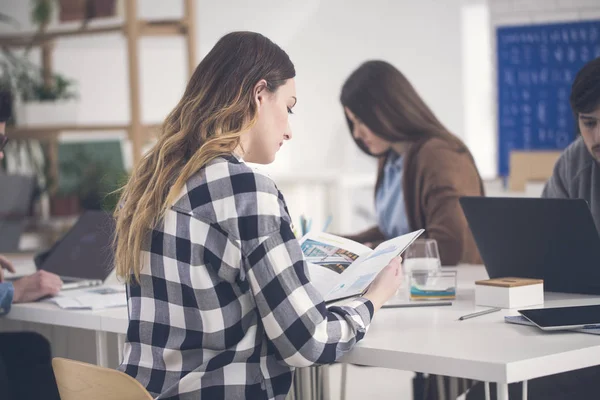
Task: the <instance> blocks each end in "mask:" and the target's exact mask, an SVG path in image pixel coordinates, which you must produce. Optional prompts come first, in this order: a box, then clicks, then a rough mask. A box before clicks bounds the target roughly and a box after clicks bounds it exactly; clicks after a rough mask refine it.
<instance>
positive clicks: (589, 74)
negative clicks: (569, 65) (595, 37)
mask: <svg viewBox="0 0 600 400" xmlns="http://www.w3.org/2000/svg"><path fill="white" fill-rule="evenodd" d="M569 100H570V103H571V110H572V111H573V115H574V117H575V122H576V124H575V125H576V126H577V132H578V133H580V132H579V124H578V123H577V120H578V119H579V114H581V113H590V112H593V111H594V110H596V109H597V108H598V107H600V57H598V58H596V59H594V60H592V61H590V62H588V63H587V64H585V65H584V66H583V68H581V69H580V70H579V72H577V75H576V76H575V80H574V81H573V85H572V86H571V97H570V99H569Z"/></svg>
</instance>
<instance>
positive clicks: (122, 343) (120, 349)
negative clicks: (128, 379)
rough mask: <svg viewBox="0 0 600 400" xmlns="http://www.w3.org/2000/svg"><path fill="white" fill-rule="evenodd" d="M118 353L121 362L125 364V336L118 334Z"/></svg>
mask: <svg viewBox="0 0 600 400" xmlns="http://www.w3.org/2000/svg"><path fill="white" fill-rule="evenodd" d="M117 347H118V348H117V351H118V353H117V354H118V356H119V362H123V347H125V335H123V334H122V333H117Z"/></svg>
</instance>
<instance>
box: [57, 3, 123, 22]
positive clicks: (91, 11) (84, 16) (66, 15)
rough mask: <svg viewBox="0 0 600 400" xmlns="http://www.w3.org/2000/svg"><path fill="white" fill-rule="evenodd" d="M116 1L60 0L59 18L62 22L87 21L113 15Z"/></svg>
mask: <svg viewBox="0 0 600 400" xmlns="http://www.w3.org/2000/svg"><path fill="white" fill-rule="evenodd" d="M46 1H47V0H46ZM116 3H117V2H116V0H59V6H60V12H59V19H60V21H61V22H68V21H84V23H86V22H87V21H88V20H90V19H94V18H106V17H113V16H115V14H116Z"/></svg>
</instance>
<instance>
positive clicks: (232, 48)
mask: <svg viewBox="0 0 600 400" xmlns="http://www.w3.org/2000/svg"><path fill="white" fill-rule="evenodd" d="M295 75H296V72H295V70H294V65H293V64H292V62H291V61H290V59H289V57H288V55H287V54H286V53H285V52H284V51H283V50H282V49H281V48H280V47H279V46H277V45H276V44H274V43H273V42H271V41H270V40H269V39H267V38H266V37H264V36H262V35H260V34H258V33H254V32H233V33H230V34H227V35H225V36H224V37H222V38H221V39H220V40H219V41H218V42H217V44H216V45H215V46H214V47H213V48H212V50H211V51H210V52H209V53H208V54H207V55H206V57H204V59H203V60H202V61H201V62H200V64H199V65H198V67H196V70H195V71H194V73H193V75H192V77H191V79H190V81H189V83H188V85H187V87H186V89H185V93H184V94H183V97H182V98H181V100H180V101H179V103H178V104H177V106H176V107H175V108H174V109H173V111H171V113H170V114H169V115H168V116H167V118H166V120H165V121H164V123H163V126H162V131H161V134H160V135H159V138H158V141H157V143H156V144H155V145H154V147H153V148H152V149H151V150H150V151H149V152H148V153H147V154H146V155H145V156H144V157H143V158H142V160H141V161H140V162H139V163H138V164H137V166H136V167H135V168H134V170H133V172H132V174H131V177H130V178H129V181H128V182H127V184H126V185H125V186H124V187H123V188H122V193H121V199H120V202H119V206H117V209H116V210H115V219H116V235H115V268H116V272H117V275H118V276H119V277H120V278H121V279H123V280H125V281H126V282H130V283H131V282H132V280H133V281H135V282H139V278H140V269H141V268H142V251H143V250H144V249H145V248H147V247H146V246H148V244H149V242H150V239H151V232H152V229H153V228H154V227H156V226H157V225H158V224H159V222H160V221H161V220H162V218H163V217H164V215H165V212H166V211H167V209H168V208H169V207H170V206H171V205H172V204H173V202H174V201H175V200H176V198H177V197H178V196H179V194H180V193H181V191H182V190H183V187H184V185H185V184H186V182H187V180H188V179H189V178H190V177H191V176H192V175H193V174H194V173H196V172H197V171H198V170H199V169H201V168H202V167H203V166H205V165H206V164H207V163H208V162H210V161H211V160H213V159H215V158H216V157H219V156H221V155H224V154H231V153H232V152H233V151H234V150H235V149H236V148H237V147H238V145H239V144H240V135H241V133H242V132H244V131H246V130H248V129H249V128H251V127H252V125H253V124H254V123H255V122H256V119H257V112H256V111H257V108H256V103H255V100H254V95H253V92H254V87H255V86H256V84H257V83H258V82H259V81H260V80H262V79H264V80H265V81H266V82H267V89H268V90H269V91H271V92H274V91H276V90H277V88H278V87H279V86H281V85H282V84H284V83H285V81H286V80H288V79H291V78H293V77H294V76H295Z"/></svg>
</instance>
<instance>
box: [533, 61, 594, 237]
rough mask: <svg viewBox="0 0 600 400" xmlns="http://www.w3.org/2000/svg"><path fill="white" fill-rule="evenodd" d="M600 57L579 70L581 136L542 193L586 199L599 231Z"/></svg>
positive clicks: (575, 94) (575, 99) (574, 99)
mask: <svg viewBox="0 0 600 400" xmlns="http://www.w3.org/2000/svg"><path fill="white" fill-rule="evenodd" d="M599 74H600V58H596V59H595V60H593V61H591V62H590V63H588V64H587V65H586V66H584V67H583V69H582V70H581V71H580V72H579V73H578V75H577V78H576V79H575V82H574V83H573V88H572V91H571V108H572V110H573V114H574V115H575V118H576V119H577V128H578V133H579V135H580V136H579V137H578V138H577V139H576V140H575V141H574V142H573V143H572V144H571V145H570V146H569V147H568V148H567V149H566V150H565V151H564V153H563V154H562V155H561V156H560V159H559V160H558V162H557V163H556V166H555V167H554V173H553V174H552V177H551V178H550V180H549V181H548V183H547V184H546V187H545V188H544V193H543V194H542V196H543V197H552V198H568V199H585V200H586V201H587V202H588V204H589V206H590V208H591V211H592V216H593V217H594V222H595V223H596V229H597V230H598V232H600V76H599Z"/></svg>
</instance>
